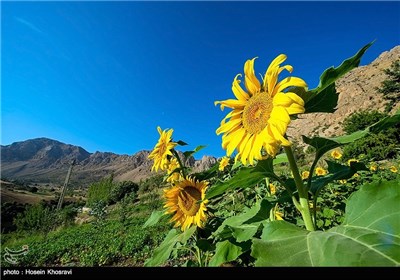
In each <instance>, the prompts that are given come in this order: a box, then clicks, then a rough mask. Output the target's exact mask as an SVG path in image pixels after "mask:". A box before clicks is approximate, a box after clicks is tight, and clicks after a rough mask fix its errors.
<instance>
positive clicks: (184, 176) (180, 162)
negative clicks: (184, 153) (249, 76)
mask: <svg viewBox="0 0 400 280" xmlns="http://www.w3.org/2000/svg"><path fill="white" fill-rule="evenodd" d="M171 152H172V154H173V155H174V156H175V158H176V159H177V160H178V163H179V166H180V167H181V170H182V176H183V178H185V179H186V169H185V166H184V165H183V164H182V161H181V158H180V157H179V155H178V153H177V152H176V151H175V149H172V150H171Z"/></svg>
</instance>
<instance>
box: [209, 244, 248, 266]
mask: <svg viewBox="0 0 400 280" xmlns="http://www.w3.org/2000/svg"><path fill="white" fill-rule="evenodd" d="M243 252H244V250H243V247H242V246H238V245H235V244H233V243H231V242H230V241H229V240H224V241H222V242H218V243H217V246H216V249H215V255H214V256H213V257H212V258H211V260H210V262H209V266H220V265H221V264H223V263H226V262H230V261H234V260H236V259H237V258H238V257H239V256H240V255H241V254H242V253H243Z"/></svg>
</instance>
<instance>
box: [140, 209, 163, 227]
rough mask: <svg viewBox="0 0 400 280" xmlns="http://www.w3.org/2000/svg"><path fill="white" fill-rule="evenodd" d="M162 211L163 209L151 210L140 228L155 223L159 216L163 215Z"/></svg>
mask: <svg viewBox="0 0 400 280" xmlns="http://www.w3.org/2000/svg"><path fill="white" fill-rule="evenodd" d="M164 213H165V211H153V213H151V216H150V217H149V218H148V219H147V221H146V222H145V223H144V225H143V226H142V228H146V227H150V226H154V225H156V224H157V223H158V221H159V220H160V219H161V217H162V216H163V215H164Z"/></svg>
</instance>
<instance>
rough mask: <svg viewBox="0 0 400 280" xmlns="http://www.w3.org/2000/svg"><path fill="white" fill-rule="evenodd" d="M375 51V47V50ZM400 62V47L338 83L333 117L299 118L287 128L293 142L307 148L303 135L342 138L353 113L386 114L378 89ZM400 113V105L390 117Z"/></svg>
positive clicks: (385, 53)
mask: <svg viewBox="0 0 400 280" xmlns="http://www.w3.org/2000/svg"><path fill="white" fill-rule="evenodd" d="M372 47H373V46H372ZM399 59H400V46H395V47H394V48H392V49H391V50H390V51H386V52H383V53H381V54H380V55H379V57H378V58H376V59H375V60H374V61H372V62H371V63H370V64H368V65H365V66H360V67H357V68H354V69H353V70H351V71H349V72H348V73H346V74H345V75H344V76H343V77H341V78H340V79H339V80H338V81H337V82H336V91H337V93H338V94H339V96H338V105H337V107H336V108H337V110H336V111H335V112H334V113H311V114H305V115H299V118H298V119H296V120H294V121H292V122H291V123H290V125H289V127H288V131H287V135H288V137H289V139H290V140H292V141H293V142H295V143H297V144H298V145H299V146H300V147H304V146H305V145H304V144H303V141H302V140H301V135H305V136H307V137H311V136H316V135H318V136H321V137H334V136H340V135H343V133H344V132H343V129H342V125H341V124H342V123H343V120H344V119H345V118H346V117H348V116H350V115H351V114H352V113H354V112H357V111H361V110H378V111H380V112H383V111H384V109H385V105H386V102H387V101H386V100H384V99H383V98H382V94H380V93H378V92H377V90H376V88H377V87H381V83H382V82H383V81H384V80H386V79H387V76H386V74H385V73H384V72H383V70H384V69H387V68H390V66H391V64H392V62H394V61H396V60H399ZM398 109H400V102H398V103H397V104H396V105H395V106H393V108H392V109H391V111H390V112H389V113H390V114H392V113H394V112H396V111H397V110H398Z"/></svg>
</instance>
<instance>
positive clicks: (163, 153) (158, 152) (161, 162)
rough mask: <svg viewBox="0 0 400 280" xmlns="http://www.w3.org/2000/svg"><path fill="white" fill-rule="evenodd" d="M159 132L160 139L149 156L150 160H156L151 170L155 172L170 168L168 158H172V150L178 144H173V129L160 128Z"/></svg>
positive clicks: (158, 128)
mask: <svg viewBox="0 0 400 280" xmlns="http://www.w3.org/2000/svg"><path fill="white" fill-rule="evenodd" d="M157 130H158V133H159V134H160V138H159V139H158V142H157V144H156V145H155V146H154V149H153V151H152V152H151V153H150V154H149V156H148V158H149V159H153V160H154V163H153V166H152V167H151V170H152V171H153V170H155V171H156V172H157V171H158V169H161V170H165V169H167V168H168V156H172V152H171V150H172V149H173V148H174V147H175V146H176V145H177V143H174V142H172V132H174V130H173V129H169V130H168V129H166V130H161V128H160V127H159V126H158V127H157Z"/></svg>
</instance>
